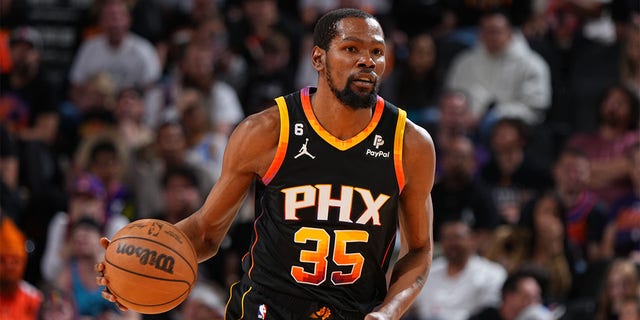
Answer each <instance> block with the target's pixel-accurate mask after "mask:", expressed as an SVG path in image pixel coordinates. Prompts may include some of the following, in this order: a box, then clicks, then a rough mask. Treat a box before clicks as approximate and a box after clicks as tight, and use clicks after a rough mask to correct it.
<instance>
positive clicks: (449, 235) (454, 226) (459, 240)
mask: <svg viewBox="0 0 640 320" xmlns="http://www.w3.org/2000/svg"><path fill="white" fill-rule="evenodd" d="M440 243H441V244H442V253H443V254H444V256H445V257H446V258H447V261H448V262H449V263H450V264H452V265H457V266H461V265H463V264H465V263H466V261H467V259H468V258H469V257H470V256H471V255H472V254H473V242H472V234H471V229H470V228H469V226H467V225H466V224H465V223H464V222H457V221H456V222H447V223H445V224H443V225H442V226H441V236H440Z"/></svg>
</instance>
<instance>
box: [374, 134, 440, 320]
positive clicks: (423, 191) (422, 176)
mask: <svg viewBox="0 0 640 320" xmlns="http://www.w3.org/2000/svg"><path fill="white" fill-rule="evenodd" d="M403 166H404V172H405V177H406V185H405V188H404V190H403V191H402V194H401V195H400V209H401V210H400V212H399V221H400V233H401V234H400V235H401V238H402V240H403V244H404V245H405V246H406V247H407V248H406V250H407V253H406V254H405V255H404V256H402V257H401V258H400V259H399V260H398V261H397V262H396V264H395V266H394V267H393V271H392V274H391V281H390V283H389V290H388V292H387V296H386V298H385V300H384V302H383V303H382V305H381V306H380V309H379V310H378V312H374V313H372V314H370V315H369V316H368V318H367V319H380V318H382V319H399V318H400V316H401V315H402V314H403V313H404V312H405V311H406V310H407V309H408V308H409V307H410V306H411V304H412V303H413V301H414V300H415V298H416V297H417V296H418V294H419V293H420V290H422V287H423V285H424V283H425V282H426V280H427V274H428V273H429V268H430V267H431V258H432V247H433V236H432V229H431V226H432V219H433V207H432V204H431V196H430V193H431V187H432V186H433V182H434V171H435V151H434V147H433V142H432V140H431V137H430V136H429V134H428V133H427V132H426V131H424V130H423V129H421V128H419V127H417V126H415V125H414V124H413V123H410V122H407V128H406V133H405V138H404V151H403Z"/></svg>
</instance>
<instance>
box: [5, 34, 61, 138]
mask: <svg viewBox="0 0 640 320" xmlns="http://www.w3.org/2000/svg"><path fill="white" fill-rule="evenodd" d="M9 50H10V54H11V57H10V59H11V62H12V68H11V71H10V72H8V73H2V74H0V83H2V86H0V122H3V123H4V124H5V126H6V127H7V129H8V130H9V132H11V133H13V134H15V135H17V136H18V138H19V139H20V140H23V141H37V142H41V143H44V144H45V145H52V144H53V143H54V142H55V139H56V136H57V129H58V120H59V119H58V113H57V112H56V107H57V106H56V102H55V101H54V100H53V96H54V95H53V93H52V92H50V91H49V88H50V87H51V86H50V85H49V84H48V83H47V82H46V80H45V78H44V77H43V74H44V73H43V70H42V68H41V59H40V58H41V54H42V50H43V39H42V36H41V35H40V33H39V32H38V31H37V30H36V29H34V28H32V27H29V26H21V27H18V28H16V29H14V30H13V31H12V32H11V36H10V38H9Z"/></svg>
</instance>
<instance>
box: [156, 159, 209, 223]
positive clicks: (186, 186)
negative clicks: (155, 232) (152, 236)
mask: <svg viewBox="0 0 640 320" xmlns="http://www.w3.org/2000/svg"><path fill="white" fill-rule="evenodd" d="M162 187H163V190H162V197H163V199H164V211H162V212H158V213H157V215H156V216H155V218H156V219H162V220H165V221H168V222H171V223H176V222H178V221H180V220H182V219H184V218H186V217H187V216H189V215H190V214H191V213H193V212H194V211H195V210H196V209H197V208H199V207H200V206H201V205H202V203H203V202H204V197H203V195H202V193H201V192H200V190H198V176H196V172H195V171H194V170H193V169H192V168H190V167H187V166H180V167H174V168H169V170H168V171H167V172H166V173H165V174H164V176H163V177H162Z"/></svg>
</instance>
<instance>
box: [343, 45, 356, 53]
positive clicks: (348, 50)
mask: <svg viewBox="0 0 640 320" xmlns="http://www.w3.org/2000/svg"><path fill="white" fill-rule="evenodd" d="M345 50H346V51H347V52H350V53H356V52H358V49H357V48H356V47H354V46H349V47H346V48H345Z"/></svg>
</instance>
